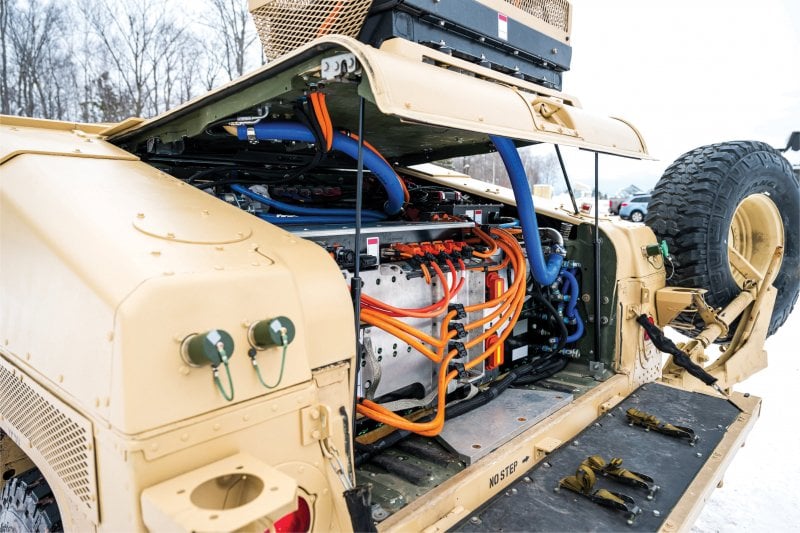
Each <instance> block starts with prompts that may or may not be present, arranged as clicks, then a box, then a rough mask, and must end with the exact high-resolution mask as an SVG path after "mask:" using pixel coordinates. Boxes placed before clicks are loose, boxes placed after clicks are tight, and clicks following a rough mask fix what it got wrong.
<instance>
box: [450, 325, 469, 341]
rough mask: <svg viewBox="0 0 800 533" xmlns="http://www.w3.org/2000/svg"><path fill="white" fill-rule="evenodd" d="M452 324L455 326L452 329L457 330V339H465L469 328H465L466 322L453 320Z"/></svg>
mask: <svg viewBox="0 0 800 533" xmlns="http://www.w3.org/2000/svg"><path fill="white" fill-rule="evenodd" d="M450 326H451V327H452V328H453V329H451V330H450V331H455V332H456V336H455V337H454V338H455V339H463V338H464V337H466V336H467V330H466V329H464V324H461V323H459V322H453V323H451V324H450Z"/></svg>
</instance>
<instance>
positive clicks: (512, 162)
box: [489, 135, 564, 285]
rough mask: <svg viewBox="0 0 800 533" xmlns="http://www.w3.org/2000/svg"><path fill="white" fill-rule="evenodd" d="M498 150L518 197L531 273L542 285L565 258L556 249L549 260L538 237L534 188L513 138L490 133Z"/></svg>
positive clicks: (553, 274)
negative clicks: (532, 194) (529, 182)
mask: <svg viewBox="0 0 800 533" xmlns="http://www.w3.org/2000/svg"><path fill="white" fill-rule="evenodd" d="M489 137H490V138H491V139H492V142H493V143H494V145H495V147H496V148H497V152H498V153H499V154H500V157H501V158H502V159H503V164H504V165H505V166H506V172H508V177H509V179H510V180H511V189H512V190H513V191H514V198H516V200H517V212H518V215H519V221H520V225H521V226H522V235H523V237H524V238H525V250H526V251H527V252H528V262H529V263H530V264H531V274H532V275H533V279H535V280H536V281H537V282H538V283H539V284H541V285H551V284H552V283H553V282H554V281H555V280H556V278H558V273H559V271H560V270H561V264H562V263H563V261H564V258H563V257H562V256H561V255H560V254H557V253H553V254H550V255H549V256H548V258H547V262H546V263H545V260H544V253H542V240H541V238H539V224H538V223H537V222H536V212H535V211H534V209H533V198H532V196H531V188H530V185H528V176H527V175H526V174H525V167H524V166H523V164H522V159H521V158H520V156H519V152H517V147H516V146H515V145H514V141H512V140H511V139H509V138H507V137H498V136H497V135H490V136H489Z"/></svg>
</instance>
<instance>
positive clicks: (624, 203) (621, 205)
mask: <svg viewBox="0 0 800 533" xmlns="http://www.w3.org/2000/svg"><path fill="white" fill-rule="evenodd" d="M626 205H628V202H622V203H621V204H619V206H620V207H625V206H626Z"/></svg>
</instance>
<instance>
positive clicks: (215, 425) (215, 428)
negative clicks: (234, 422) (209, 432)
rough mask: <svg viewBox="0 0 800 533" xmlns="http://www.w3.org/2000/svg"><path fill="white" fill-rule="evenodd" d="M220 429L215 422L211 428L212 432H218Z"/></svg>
mask: <svg viewBox="0 0 800 533" xmlns="http://www.w3.org/2000/svg"><path fill="white" fill-rule="evenodd" d="M221 427H222V426H220V425H219V422H217V423H216V424H214V425H213V426H211V429H213V430H214V431H219V430H220V428H221Z"/></svg>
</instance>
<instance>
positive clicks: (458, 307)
mask: <svg viewBox="0 0 800 533" xmlns="http://www.w3.org/2000/svg"><path fill="white" fill-rule="evenodd" d="M447 311H448V312H450V311H455V312H456V316H455V317H454V320H464V319H465V318H467V311H466V310H465V309H464V304H450V305H448V306H447Z"/></svg>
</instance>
